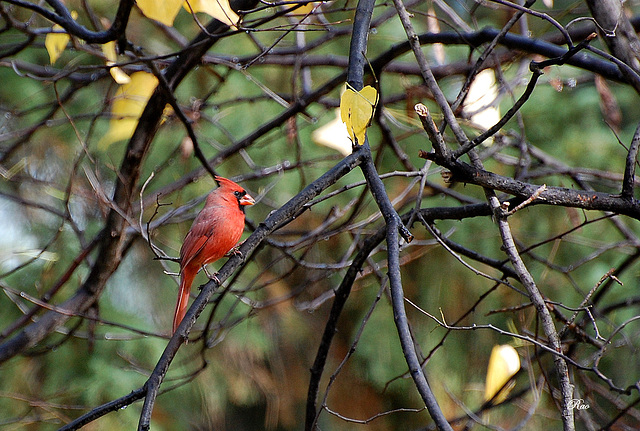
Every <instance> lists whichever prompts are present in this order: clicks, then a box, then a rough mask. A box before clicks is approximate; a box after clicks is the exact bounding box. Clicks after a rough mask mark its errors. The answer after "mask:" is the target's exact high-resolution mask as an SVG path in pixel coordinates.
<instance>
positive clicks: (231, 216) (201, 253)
mask: <svg viewBox="0 0 640 431" xmlns="http://www.w3.org/2000/svg"><path fill="white" fill-rule="evenodd" d="M215 181H216V183H217V184H218V188H217V189H215V190H214V191H212V192H211V193H210V194H209V196H207V202H206V203H205V205H204V208H203V209H202V211H200V213H199V214H198V215H197V216H196V219H195V220H194V221H193V224H192V225H191V229H189V232H187V236H185V238H184V242H183V243H182V248H181V249H180V291H179V293H178V303H177V304H176V311H175V314H174V315H173V333H175V332H176V329H178V325H180V322H182V319H183V318H184V315H185V314H186V312H187V304H188V303H189V293H190V292H191V284H192V283H193V279H194V278H195V276H196V274H197V273H198V271H200V268H202V267H204V265H206V264H208V263H211V262H215V261H216V260H218V259H220V258H221V257H223V256H225V255H226V254H227V253H228V252H229V251H230V250H231V249H233V247H234V246H235V245H236V243H237V242H238V241H239V240H240V237H241V236H242V231H243V230H244V207H245V206H246V205H253V204H254V203H255V201H254V200H253V198H252V197H251V196H250V195H249V194H248V193H247V192H246V191H245V190H244V189H243V188H242V187H240V186H239V185H238V184H236V183H234V182H233V181H231V180H228V179H226V178H223V177H219V176H216V177H215Z"/></svg>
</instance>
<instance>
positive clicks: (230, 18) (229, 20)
mask: <svg viewBox="0 0 640 431" xmlns="http://www.w3.org/2000/svg"><path fill="white" fill-rule="evenodd" d="M184 8H185V9H186V10H188V11H193V13H197V12H204V13H206V14H207V15H209V16H212V17H214V18H215V19H217V20H218V21H220V22H222V23H224V24H227V25H228V26H231V27H233V28H234V29H235V28H236V25H237V24H238V22H239V21H240V17H239V16H238V14H237V13H235V12H234V11H233V9H231V6H229V0H187V1H185V2H184Z"/></svg>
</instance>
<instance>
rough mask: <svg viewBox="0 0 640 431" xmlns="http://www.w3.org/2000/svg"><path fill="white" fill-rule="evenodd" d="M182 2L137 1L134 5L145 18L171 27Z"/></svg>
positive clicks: (180, 0)
mask: <svg viewBox="0 0 640 431" xmlns="http://www.w3.org/2000/svg"><path fill="white" fill-rule="evenodd" d="M183 2H184V0H137V1H136V3H137V5H138V7H139V8H140V10H141V11H142V13H143V14H144V15H145V16H146V17H147V18H151V19H153V20H156V21H158V22H161V23H162V24H164V25H168V26H169V27H171V26H173V21H174V20H175V19H176V16H177V15H178V12H180V8H181V7H182V3H183Z"/></svg>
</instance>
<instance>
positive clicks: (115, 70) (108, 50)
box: [102, 41, 131, 85]
mask: <svg viewBox="0 0 640 431" xmlns="http://www.w3.org/2000/svg"><path fill="white" fill-rule="evenodd" d="M102 52H103V54H104V56H105V57H107V66H113V65H114V64H116V62H117V61H118V56H117V55H116V43H115V42H114V41H111V42H107V43H105V44H103V45H102ZM109 73H110V74H111V76H112V77H113V80H114V81H116V82H117V83H118V84H121V85H122V84H128V83H129V82H131V78H130V77H129V75H127V74H126V73H124V71H123V70H122V69H120V68H119V67H112V68H111V69H109Z"/></svg>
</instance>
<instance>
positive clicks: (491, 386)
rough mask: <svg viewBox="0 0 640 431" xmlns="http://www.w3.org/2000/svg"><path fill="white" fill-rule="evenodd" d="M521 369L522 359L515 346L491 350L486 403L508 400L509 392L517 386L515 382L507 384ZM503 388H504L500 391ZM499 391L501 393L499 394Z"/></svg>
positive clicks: (503, 346)
mask: <svg viewBox="0 0 640 431" xmlns="http://www.w3.org/2000/svg"><path fill="white" fill-rule="evenodd" d="M519 369H520V357H519V356H518V352H517V351H516V349H514V348H513V346H510V345H508V344H504V345H502V346H494V347H493V349H492V350H491V357H490V358H489V366H488V367H487V381H486V383H485V391H484V399H485V401H489V400H491V399H493V403H494V404H500V403H501V402H503V401H504V400H505V399H506V398H507V395H509V391H511V389H513V387H514V386H515V382H511V383H509V384H507V382H509V380H511V377H513V376H514V375H515V374H516V373H517V372H518V370H519ZM505 385H506V386H505ZM503 386H504V388H503V389H502V391H500V389H501V388H502V387H503ZM498 391H500V393H499V394H498ZM496 394H497V395H496ZM494 397H495V398H494Z"/></svg>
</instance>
